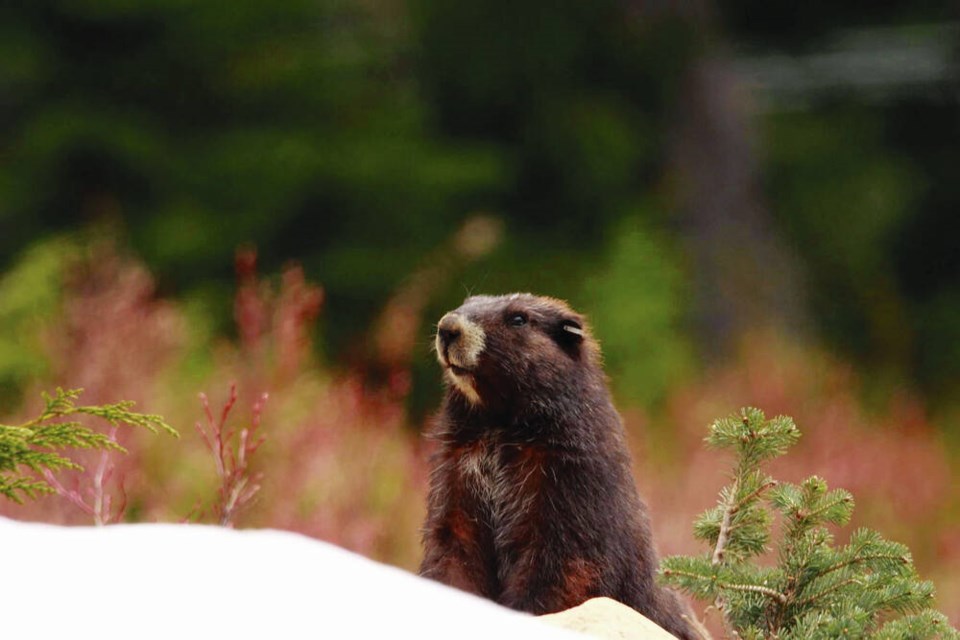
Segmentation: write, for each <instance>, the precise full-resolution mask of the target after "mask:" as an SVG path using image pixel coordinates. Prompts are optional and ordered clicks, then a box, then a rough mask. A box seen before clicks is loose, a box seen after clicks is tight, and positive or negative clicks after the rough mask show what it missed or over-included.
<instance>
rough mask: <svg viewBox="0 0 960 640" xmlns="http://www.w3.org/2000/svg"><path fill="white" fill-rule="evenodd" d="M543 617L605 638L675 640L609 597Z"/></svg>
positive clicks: (545, 620)
mask: <svg viewBox="0 0 960 640" xmlns="http://www.w3.org/2000/svg"><path fill="white" fill-rule="evenodd" d="M540 620H542V621H544V622H547V623H550V624H552V625H555V626H558V627H562V628H564V629H569V630H571V631H578V632H580V633H585V634H588V635H591V636H593V637H595V638H603V640H676V637H675V636H673V635H672V634H670V633H667V632H666V631H664V630H663V628H661V627H660V626H659V625H658V624H657V623H655V622H653V621H651V620H650V619H648V618H646V617H645V616H643V615H641V614H640V613H637V612H636V611H634V610H633V609H631V608H630V607H628V606H626V605H625V604H620V603H619V602H617V601H616V600H611V599H610V598H592V599H590V600H587V601H586V602H584V603H583V604H581V605H580V606H577V607H573V608H572V609H567V610H566V611H561V612H559V613H551V614H548V615H545V616H540Z"/></svg>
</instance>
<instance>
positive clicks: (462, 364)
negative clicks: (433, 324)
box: [436, 311, 486, 403]
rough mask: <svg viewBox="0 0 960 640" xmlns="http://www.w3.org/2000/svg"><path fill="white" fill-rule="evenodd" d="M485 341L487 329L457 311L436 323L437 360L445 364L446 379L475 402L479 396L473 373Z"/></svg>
mask: <svg viewBox="0 0 960 640" xmlns="http://www.w3.org/2000/svg"><path fill="white" fill-rule="evenodd" d="M485 345H486V333H484V331H483V328H482V327H481V326H480V325H479V324H477V323H475V322H473V321H471V320H470V319H469V318H467V317H466V316H464V315H462V314H460V313H457V312H456V311H451V312H450V313H448V314H446V315H445V316H443V317H442V318H440V322H439V323H437V344H436V346H437V360H439V361H440V365H441V366H442V367H443V368H444V372H445V373H446V375H447V379H448V380H450V382H452V383H453V384H454V385H455V386H457V388H459V389H460V390H461V391H462V392H463V393H464V395H465V396H467V398H468V399H469V400H470V401H471V402H473V403H476V402H478V401H479V396H478V395H477V392H476V390H475V389H474V386H473V383H472V380H471V379H470V374H471V372H472V371H473V369H474V368H475V367H476V366H477V362H478V361H479V359H480V353H481V352H483V348H484V346H485Z"/></svg>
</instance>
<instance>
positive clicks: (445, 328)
mask: <svg viewBox="0 0 960 640" xmlns="http://www.w3.org/2000/svg"><path fill="white" fill-rule="evenodd" d="M462 330H463V325H462V324H461V323H460V316H458V315H457V314H455V313H448V314H447V315H445V316H443V317H442V318H440V324H438V325H437V336H438V337H439V338H440V343H441V344H442V345H443V346H444V347H449V346H450V345H451V344H453V343H454V342H456V341H457V338H459V337H460V333H461V332H462Z"/></svg>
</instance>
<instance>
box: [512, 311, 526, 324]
mask: <svg viewBox="0 0 960 640" xmlns="http://www.w3.org/2000/svg"><path fill="white" fill-rule="evenodd" d="M507 324H509V325H510V326H511V327H522V326H523V325H525V324H527V316H526V315H525V314H523V313H514V314H512V315H510V316H508V317H507Z"/></svg>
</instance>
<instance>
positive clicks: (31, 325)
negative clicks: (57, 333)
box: [0, 238, 76, 403]
mask: <svg viewBox="0 0 960 640" xmlns="http://www.w3.org/2000/svg"><path fill="white" fill-rule="evenodd" d="M75 253H76V248H75V245H74V244H73V243H72V242H70V241H69V240H66V239H63V238H51V239H48V240H46V241H44V242H39V243H36V244H35V245H33V246H31V247H30V248H29V249H28V250H27V251H25V252H24V253H23V255H22V256H21V257H20V259H19V260H18V261H17V262H16V264H15V265H14V266H13V268H11V269H10V271H8V272H7V273H6V274H4V275H3V277H0V403H5V401H8V400H9V401H10V402H12V401H13V400H14V399H15V398H19V396H20V391H21V387H22V385H23V384H24V383H25V382H26V381H28V380H30V379H31V378H35V377H36V376H39V375H42V374H43V373H44V372H45V371H46V369H47V361H46V359H44V358H43V356H42V355H41V354H42V351H43V350H42V348H41V344H40V343H41V336H40V331H39V328H40V327H42V326H43V325H44V322H45V321H47V320H49V319H50V318H51V317H52V316H53V315H54V313H55V312H56V310H57V307H58V306H59V303H60V289H61V284H62V282H61V281H62V277H63V272H64V265H65V264H67V263H68V262H69V261H70V259H71V257H72V256H73V255H75Z"/></svg>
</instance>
